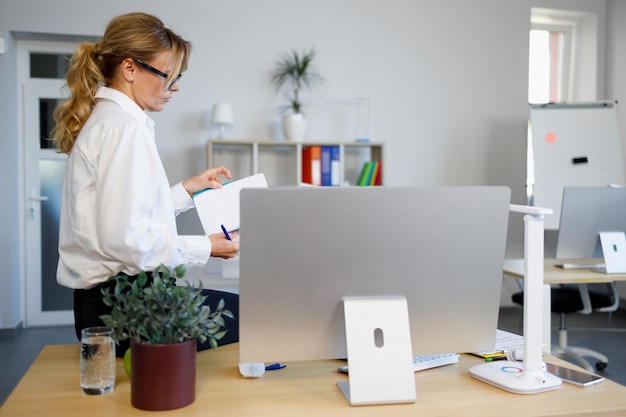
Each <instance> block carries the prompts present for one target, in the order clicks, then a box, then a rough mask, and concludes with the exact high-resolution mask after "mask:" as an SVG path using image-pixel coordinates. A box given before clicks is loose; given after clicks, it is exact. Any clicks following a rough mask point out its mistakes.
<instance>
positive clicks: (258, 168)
mask: <svg viewBox="0 0 626 417" xmlns="http://www.w3.org/2000/svg"><path fill="white" fill-rule="evenodd" d="M309 146H338V147H339V180H340V182H339V183H340V184H343V185H346V184H348V185H355V184H356V182H357V180H358V177H359V174H360V173H361V169H362V168H363V164H364V163H365V162H367V161H370V160H377V161H381V170H382V167H384V164H382V161H383V144H382V143H373V142H350V143H336V142H277V141H263V142H257V141H243V140H241V141H240V140H210V141H209V142H208V143H207V166H208V167H209V168H214V167H218V166H222V165H223V166H225V167H226V168H228V169H229V170H230V172H231V173H232V175H233V179H240V178H244V177H247V176H249V175H253V174H257V173H259V172H262V173H264V174H265V178H266V179H267V182H268V184H269V185H270V186H281V185H282V186H285V185H298V184H300V182H301V180H302V149H304V148H307V147H309ZM381 175H382V171H381ZM381 178H382V179H383V181H384V176H382V177H381Z"/></svg>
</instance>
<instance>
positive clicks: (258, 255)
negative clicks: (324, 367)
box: [239, 187, 510, 362]
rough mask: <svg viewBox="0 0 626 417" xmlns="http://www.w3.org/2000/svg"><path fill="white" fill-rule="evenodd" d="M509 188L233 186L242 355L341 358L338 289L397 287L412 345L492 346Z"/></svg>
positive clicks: (379, 291)
mask: <svg viewBox="0 0 626 417" xmlns="http://www.w3.org/2000/svg"><path fill="white" fill-rule="evenodd" d="M509 202H510V190H509V189H508V188H505V187H423V188H422V187H397V188H394V187H352V188H276V189H273V188H270V189H244V190H242V192H241V200H240V204H241V212H240V216H241V233H242V234H241V247H240V281H239V291H240V311H239V320H240V344H239V353H240V361H241V362H270V361H288V360H313V359H330V358H345V357H346V344H345V343H346V342H345V325H344V315H343V305H342V297H344V296H379V295H380V296H389V295H392V296H397V295H401V296H405V297H406V299H407V302H408V309H409V321H410V326H411V336H412V348H413V351H414V353H439V352H472V351H484V350H491V349H493V346H494V342H495V334H496V327H497V319H498V308H499V302H500V288H501V283H502V267H503V261H504V251H505V244H506V232H507V223H508V213H509V211H508V209H509Z"/></svg>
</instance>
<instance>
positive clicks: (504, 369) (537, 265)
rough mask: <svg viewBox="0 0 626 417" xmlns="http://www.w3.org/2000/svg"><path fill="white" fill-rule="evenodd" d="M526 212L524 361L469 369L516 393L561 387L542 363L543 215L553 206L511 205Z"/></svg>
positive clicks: (496, 363) (498, 362)
mask: <svg viewBox="0 0 626 417" xmlns="http://www.w3.org/2000/svg"><path fill="white" fill-rule="evenodd" d="M510 211H513V212H518V213H524V214H525V215H524V361H523V362H522V363H521V364H520V362H512V361H497V362H488V363H484V364H480V365H476V366H473V367H472V368H470V370H469V373H470V375H471V376H472V377H474V378H476V379H479V380H481V381H483V382H486V383H488V384H491V385H494V386H496V387H498V388H501V389H503V390H506V391H510V392H514V393H516V394H536V393H540V392H545V391H550V390H555V389H558V388H560V387H561V379H560V378H558V377H556V376H554V375H552V374H550V373H548V372H546V367H545V363H544V362H543V358H542V355H543V349H542V340H541V337H542V333H543V328H542V327H543V325H542V324H543V317H542V315H543V292H542V287H543V217H544V214H551V213H552V210H551V209H544V208H539V207H527V206H518V205H514V204H511V206H510Z"/></svg>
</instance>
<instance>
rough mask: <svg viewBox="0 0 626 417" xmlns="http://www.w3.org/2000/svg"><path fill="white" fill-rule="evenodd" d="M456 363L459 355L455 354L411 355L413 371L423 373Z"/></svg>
mask: <svg viewBox="0 0 626 417" xmlns="http://www.w3.org/2000/svg"><path fill="white" fill-rule="evenodd" d="M458 361H459V355H458V354H457V353H433V354H431V353H421V354H419V355H413V370H414V371H423V370H424V369H430V368H435V367H437V366H443V365H450V364H451V363H457V362H458Z"/></svg>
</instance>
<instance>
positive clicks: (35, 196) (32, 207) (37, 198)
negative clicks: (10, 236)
mask: <svg viewBox="0 0 626 417" xmlns="http://www.w3.org/2000/svg"><path fill="white" fill-rule="evenodd" d="M29 194H30V195H29V196H28V200H29V201H30V202H31V203H30V204H29V206H30V207H29V209H28V211H29V214H30V218H31V219H34V218H35V209H36V207H37V206H36V205H35V203H34V201H38V202H40V203H41V202H42V201H48V196H45V195H39V194H38V193H37V190H35V189H31V190H30V193H29Z"/></svg>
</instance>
